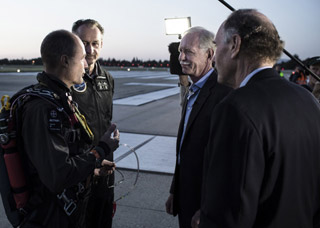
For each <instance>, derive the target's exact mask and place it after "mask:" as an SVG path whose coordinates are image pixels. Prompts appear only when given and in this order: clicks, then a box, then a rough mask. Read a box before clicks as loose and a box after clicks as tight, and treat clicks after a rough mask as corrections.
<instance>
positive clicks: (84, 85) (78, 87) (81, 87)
mask: <svg viewBox="0 0 320 228" xmlns="http://www.w3.org/2000/svg"><path fill="white" fill-rule="evenodd" d="M72 87H73V89H74V90H75V91H77V92H79V93H83V92H84V91H86V90H87V83H86V82H85V81H84V82H82V83H81V84H76V85H73V86H72Z"/></svg>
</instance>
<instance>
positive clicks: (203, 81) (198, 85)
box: [192, 68, 214, 89]
mask: <svg viewBox="0 0 320 228" xmlns="http://www.w3.org/2000/svg"><path fill="white" fill-rule="evenodd" d="M213 70H214V69H213V68H212V69H211V70H209V71H208V73H206V74H205V75H204V76H203V77H202V78H200V80H199V81H197V82H196V83H194V84H192V86H196V87H199V88H200V89H201V88H202V87H203V86H204V84H205V83H206V81H207V79H208V78H209V76H210V75H211V74H212V72H213Z"/></svg>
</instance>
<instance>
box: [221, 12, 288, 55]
mask: <svg viewBox="0 0 320 228" xmlns="http://www.w3.org/2000/svg"><path fill="white" fill-rule="evenodd" d="M224 34H225V42H226V43H228V42H229V41H230V39H231V37H232V35H234V34H238V35H239V36H240V37H241V48H240V52H242V53H244V54H245V55H246V56H247V57H248V58H250V59H253V60H258V61H259V60H266V59H268V60H271V61H277V59H278V58H279V57H280V56H281V53H282V51H283V46H284V42H283V41H282V40H281V39H280V37H279V34H278V31H277V29H276V27H275V26H274V25H273V24H272V22H271V21H270V20H269V19H267V18H266V17H265V16H264V15H263V14H261V13H259V12H258V11H257V10H254V9H241V10H237V11H235V12H233V13H232V14H231V15H230V16H229V17H228V19H227V20H226V21H225V23H224Z"/></svg>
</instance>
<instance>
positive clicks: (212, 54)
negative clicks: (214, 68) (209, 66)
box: [208, 48, 214, 62]
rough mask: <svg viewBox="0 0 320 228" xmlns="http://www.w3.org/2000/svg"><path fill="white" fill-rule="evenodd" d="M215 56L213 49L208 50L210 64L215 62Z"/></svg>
mask: <svg viewBox="0 0 320 228" xmlns="http://www.w3.org/2000/svg"><path fill="white" fill-rule="evenodd" d="M213 56H214V51H213V49H212V48H209V49H208V59H209V60H210V62H212V61H213Z"/></svg>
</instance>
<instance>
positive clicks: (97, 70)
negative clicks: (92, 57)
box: [86, 61, 102, 79]
mask: <svg viewBox="0 0 320 228" xmlns="http://www.w3.org/2000/svg"><path fill="white" fill-rule="evenodd" d="M101 74H102V70H101V66H100V63H99V62H98V61H96V63H95V64H94V68H93V71H92V74H91V75H89V72H88V73H87V74H86V75H87V76H88V77H89V78H91V79H94V78H96V77H97V76H99V75H101Z"/></svg>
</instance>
